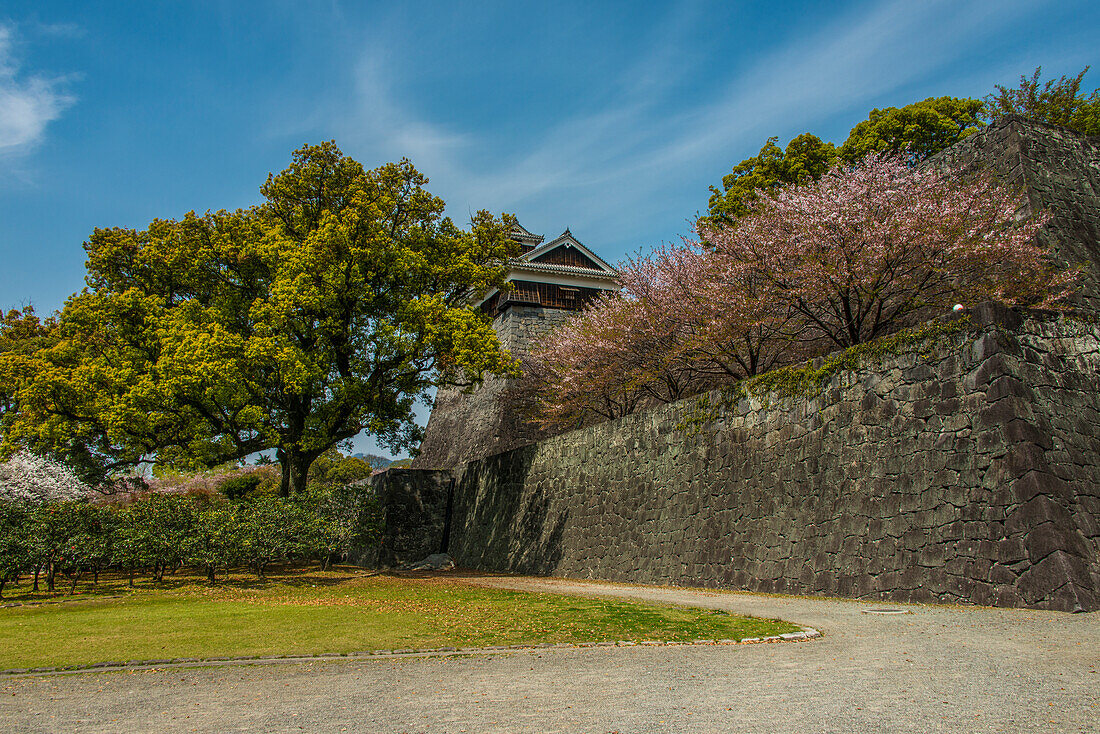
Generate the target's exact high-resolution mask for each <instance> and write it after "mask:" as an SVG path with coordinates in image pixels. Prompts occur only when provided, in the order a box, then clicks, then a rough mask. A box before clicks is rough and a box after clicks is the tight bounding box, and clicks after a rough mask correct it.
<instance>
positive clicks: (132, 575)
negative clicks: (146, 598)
mask: <svg viewBox="0 0 1100 734" xmlns="http://www.w3.org/2000/svg"><path fill="white" fill-rule="evenodd" d="M130 588H131V589H132V588H134V567H133V566H130Z"/></svg>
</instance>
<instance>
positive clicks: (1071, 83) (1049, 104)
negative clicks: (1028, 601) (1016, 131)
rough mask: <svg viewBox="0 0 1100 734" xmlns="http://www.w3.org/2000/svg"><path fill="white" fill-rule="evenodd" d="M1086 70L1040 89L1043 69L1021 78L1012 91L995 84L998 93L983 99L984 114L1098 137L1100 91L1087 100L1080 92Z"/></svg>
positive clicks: (1093, 93) (1048, 82)
mask: <svg viewBox="0 0 1100 734" xmlns="http://www.w3.org/2000/svg"><path fill="white" fill-rule="evenodd" d="M1088 70H1089V67H1087V66H1086V67H1085V68H1084V69H1082V70H1081V72H1080V73H1079V74H1078V75H1077V76H1075V77H1067V76H1062V77H1061V78H1060V79H1058V80H1054V79H1048V80H1047V81H1046V82H1045V83H1043V84H1042V85H1041V86H1040V84H1039V76H1040V74H1041V73H1042V67H1041V66H1040V67H1036V68H1035V73H1033V74H1032V75H1031V78H1028V77H1026V76H1023V75H1021V76H1020V86H1018V87H1016V88H1014V89H1009V88H1008V87H1002V86H1001V85H1000V84H998V85H997V93H996V94H991V95H989V96H988V97H986V98H985V106H986V113H987V114H988V115H990V116H993V115H1008V114H1018V115H1026V116H1028V117H1033V118H1035V119H1037V120H1042V121H1044V122H1050V123H1053V124H1055V125H1062V126H1064V127H1068V128H1070V129H1071V130H1076V131H1077V132H1081V133H1084V134H1086V135H1100V89H1094V90H1092V94H1090V95H1088V96H1087V97H1086V96H1085V95H1084V94H1083V93H1082V92H1081V81H1082V80H1083V79H1084V78H1085V73H1086V72H1087V71H1088Z"/></svg>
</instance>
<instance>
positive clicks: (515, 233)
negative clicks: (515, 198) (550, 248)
mask: <svg viewBox="0 0 1100 734" xmlns="http://www.w3.org/2000/svg"><path fill="white" fill-rule="evenodd" d="M508 235H509V236H510V237H511V238H512V239H514V240H517V241H519V242H521V243H523V244H525V245H538V244H539V243H540V242H542V240H543V236H542V235H541V234H535V233H534V232H531V231H530V230H528V229H527V228H526V227H524V226H523V225H522V224H520V223H519V220H518V219H517V220H515V224H513V225H512V229H511V230H510V231H509V232H508Z"/></svg>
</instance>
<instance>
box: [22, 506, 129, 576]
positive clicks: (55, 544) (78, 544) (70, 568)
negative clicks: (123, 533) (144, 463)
mask: <svg viewBox="0 0 1100 734" xmlns="http://www.w3.org/2000/svg"><path fill="white" fill-rule="evenodd" d="M33 532H34V533H35V542H36V543H37V546H38V558H37V560H38V561H39V562H40V563H42V564H43V565H45V566H46V567H47V569H48V570H47V584H48V587H49V589H50V591H53V589H54V578H55V576H56V574H57V573H58V572H60V573H62V574H64V575H65V576H67V577H68V578H69V580H70V582H71V587H70V593H72V592H74V591H75V589H76V583H77V581H78V580H79V579H80V577H81V576H82V575H83V574H84V573H85V572H86V571H90V570H96V571H97V572H98V569H99V568H101V567H102V566H104V565H106V564H107V563H108V561H109V560H110V559H111V555H112V544H113V541H114V537H115V533H114V518H113V516H112V515H111V514H110V513H109V512H108V511H107V510H106V509H104V508H101V507H97V506H95V505H92V504H89V503H88V502H84V501H79V500H68V501H65V502H55V503H52V504H46V505H42V506H41V507H39V508H38V509H37V510H36V511H35V523H34V531H33Z"/></svg>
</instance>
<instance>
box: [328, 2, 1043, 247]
mask: <svg viewBox="0 0 1100 734" xmlns="http://www.w3.org/2000/svg"><path fill="white" fill-rule="evenodd" d="M1043 3H1044V0H997V2H995V3H993V2H990V3H976V4H974V5H972V6H971V5H965V4H964V5H962V6H960V5H958V4H957V3H955V2H954V1H953V0H926V1H925V2H919V3H913V2H912V1H911V0H888V1H887V2H879V3H868V4H866V5H863V6H861V7H858V8H856V9H855V10H851V11H849V12H847V13H845V14H844V15H843V16H840V17H837V18H835V20H834V22H832V23H830V24H827V25H825V26H818V27H817V28H815V29H814V30H813V31H808V32H806V33H802V34H793V35H792V36H791V37H790V38H788V39H787V41H786V43H785V44H784V45H783V46H782V47H780V48H777V49H775V50H774V51H773V52H772V53H770V54H768V55H767V56H765V57H762V58H759V59H757V60H756V61H755V62H752V63H743V64H742V65H741V66H734V65H731V66H730V67H728V68H726V69H725V70H724V73H725V75H726V77H725V78H724V79H721V80H720V83H719V84H717V85H715V87H713V88H712V92H711V93H710V94H709V95H708V96H698V97H696V98H695V99H694V100H690V99H689V100H685V99H684V97H683V95H682V92H683V81H684V80H685V79H690V78H693V77H697V76H698V75H699V74H700V73H708V74H709V73H714V71H715V68H716V67H715V66H714V65H713V64H711V63H709V61H708V60H707V59H705V58H699V57H688V58H685V55H684V49H690V48H691V44H692V35H693V34H694V33H697V31H698V26H699V24H700V23H704V22H706V17H705V15H699V14H697V13H695V12H690V11H692V8H687V11H688V12H684V11H685V9H684V8H676V9H674V10H673V11H672V12H670V14H669V17H668V21H669V22H667V23H665V24H663V26H662V28H663V30H664V32H663V33H662V34H661V35H660V36H658V37H656V38H655V39H651V40H652V41H653V42H651V43H649V44H647V45H645V47H646V48H647V49H648V50H647V53H646V54H645V56H643V57H640V58H638V59H637V60H636V62H635V63H634V64H633V65H631V66H630V67H628V68H626V69H624V70H623V72H622V73H621V75H620V78H619V79H617V80H616V82H617V83H616V85H615V87H616V88H617V90H618V92H617V93H615V94H613V95H612V96H611V97H610V98H606V97H605V98H601V100H600V102H599V103H592V104H588V105H585V103H584V102H583V101H581V102H580V103H579V104H575V105H572V106H571V109H572V112H571V113H569V114H566V115H565V116H563V117H562V118H559V119H557V120H555V121H553V122H550V123H548V124H547V125H546V126H545V127H543V128H541V129H532V130H531V132H530V133H529V134H528V135H526V137H525V139H522V140H519V141H516V142H514V143H512V145H513V146H514V147H512V148H510V149H506V150H501V148H500V144H499V141H496V140H492V139H488V138H487V137H482V136H479V135H477V134H476V133H475V132H474V131H467V130H462V129H458V128H456V127H455V123H453V122H451V121H449V120H446V119H443V118H437V119H430V118H429V117H428V116H426V115H424V114H421V113H419V112H418V111H417V107H416V100H413V99H408V98H406V97H405V96H404V95H403V94H402V93H401V90H402V86H401V84H400V83H399V82H395V81H393V80H395V79H396V78H397V76H398V72H399V71H400V70H401V66H400V63H401V62H400V58H401V54H400V53H399V52H395V51H394V50H393V49H386V48H385V43H384V42H375V43H370V44H367V45H368V47H369V48H370V49H371V50H370V51H368V52H367V53H366V54H364V55H363V56H361V61H360V64H359V66H358V67H357V69H356V73H355V86H354V91H353V93H352V94H351V95H350V98H345V100H343V103H342V104H341V105H338V107H337V108H336V109H333V108H332V107H329V109H327V110H326V111H325V113H323V114H324V117H325V120H326V122H327V123H329V124H331V125H333V126H334V127H335V131H336V132H337V133H338V134H339V136H340V139H341V140H342V141H343V140H347V141H348V142H349V143H350V145H349V146H348V148H349V150H355V152H356V153H357V154H359V155H369V156H371V157H372V158H375V159H381V160H388V159H392V158H394V157H397V156H401V155H406V156H409V157H410V158H411V159H412V160H413V161H414V163H416V165H417V166H418V168H420V170H422V171H424V172H425V173H427V174H428V175H429V176H431V177H432V182H433V183H432V190H433V191H434V192H436V193H438V194H440V195H442V196H443V197H444V198H445V199H446V200H447V201H448V202H449V204H450V207H451V210H452V213H453V214H454V215H455V216H456V218H460V215H461V214H462V213H464V211H463V210H465V209H467V208H470V209H473V208H480V207H486V208H490V209H493V210H496V211H501V210H504V211H515V212H516V213H518V214H519V215H520V216H521V218H525V220H526V217H527V213H528V212H530V211H532V210H534V211H537V212H539V213H540V214H542V213H550V212H554V214H553V218H554V221H553V222H549V225H550V226H564V224H569V225H570V226H571V227H573V228H574V230H575V231H577V232H578V233H579V234H580V235H581V236H582V237H591V238H592V240H593V242H594V243H598V242H600V241H601V240H605V239H610V238H612V237H614V238H617V239H618V240H620V241H621V240H623V239H624V238H637V241H638V243H639V244H641V243H643V242H648V241H649V239H648V238H650V237H652V232H653V230H654V228H655V227H658V228H663V231H667V230H668V229H669V227H676V226H679V225H684V226H683V227H682V231H687V230H688V227H687V226H686V220H687V219H688V218H690V217H691V214H692V211H690V210H689V209H688V208H685V207H690V208H691V209H694V208H697V207H701V206H705V201H706V195H707V194H706V188H705V187H706V183H711V182H716V181H718V180H719V179H720V177H721V175H722V173H723V172H725V171H726V170H728V167H729V166H730V165H732V164H733V163H734V162H736V160H737V159H738V158H740V157H744V156H745V155H751V154H752V153H754V152H755V151H756V149H757V148H758V147H759V146H760V145H761V144H762V143H763V142H764V140H765V139H766V138H767V137H768V136H769V135H774V134H780V135H783V134H785V132H790V133H791V134H797V133H799V132H803V131H805V130H814V129H815V128H817V127H819V126H820V125H821V124H823V121H825V120H828V119H829V118H830V117H832V116H836V115H838V114H847V113H848V112H849V111H851V112H852V114H853V115H854V116H855V117H854V118H853V120H852V124H854V123H855V122H856V121H858V118H859V117H862V116H863V115H864V114H866V112H867V111H868V110H869V109H870V107H871V106H872V105H875V104H882V103H883V102H882V100H884V99H885V100H891V101H889V102H886V104H905V103H908V102H910V101H914V100H913V99H911V98H909V97H911V96H912V95H913V94H915V93H914V92H913V90H923V89H928V90H934V91H935V92H936V93H937V94H942V93H943V92H942V91H940V90H939V88H938V87H937V86H936V85H937V84H938V81H939V80H941V79H943V78H945V77H951V78H954V77H957V76H958V75H959V70H958V67H959V66H961V65H964V64H969V71H968V73H969V74H975V73H980V72H979V71H978V69H975V68H974V64H973V61H972V60H970V61H968V60H967V56H966V54H967V53H968V52H969V51H970V50H972V49H973V48H974V46H975V44H977V43H980V42H981V41H982V40H983V39H989V38H995V37H996V36H997V35H998V34H999V33H1001V32H1002V31H1003V30H1004V29H1005V28H1007V27H1012V26H1014V25H1018V24H1020V23H1021V22H1024V21H1025V20H1026V17H1027V16H1028V14H1029V13H1031V12H1033V11H1034V10H1036V8H1037V7H1040V6H1041V5H1042V4H1043ZM704 68H706V72H704V71H703V69H704ZM987 71H989V70H988V69H987ZM894 97H898V99H896V100H895V99H893V98H894ZM313 122H317V120H314V121H313ZM784 142H785V141H784ZM838 142H842V141H838ZM701 182H703V183H701ZM685 202H690V203H687V204H685ZM562 217H564V218H565V221H564V222H562V224H560V225H559V224H558V222H560V221H562V220H561V219H558V218H562ZM547 219H550V217H547ZM535 226H536V227H537V226H538V225H537V223H536V224H535ZM550 234H552V233H550ZM643 238H645V239H643Z"/></svg>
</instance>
